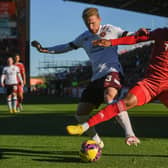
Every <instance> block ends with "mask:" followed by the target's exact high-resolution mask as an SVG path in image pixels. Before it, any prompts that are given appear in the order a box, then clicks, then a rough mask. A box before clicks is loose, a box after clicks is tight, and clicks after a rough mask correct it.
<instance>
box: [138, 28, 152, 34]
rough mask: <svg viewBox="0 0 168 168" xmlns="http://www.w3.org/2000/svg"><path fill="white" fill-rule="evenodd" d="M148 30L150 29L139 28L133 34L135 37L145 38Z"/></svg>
mask: <svg viewBox="0 0 168 168" xmlns="http://www.w3.org/2000/svg"><path fill="white" fill-rule="evenodd" d="M149 30H150V29H147V28H140V29H139V30H138V31H137V32H136V33H135V35H136V36H147V35H149Z"/></svg>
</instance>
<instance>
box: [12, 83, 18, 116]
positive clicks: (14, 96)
mask: <svg viewBox="0 0 168 168" xmlns="http://www.w3.org/2000/svg"><path fill="white" fill-rule="evenodd" d="M12 108H13V112H14V113H16V112H17V85H13V91H12Z"/></svg>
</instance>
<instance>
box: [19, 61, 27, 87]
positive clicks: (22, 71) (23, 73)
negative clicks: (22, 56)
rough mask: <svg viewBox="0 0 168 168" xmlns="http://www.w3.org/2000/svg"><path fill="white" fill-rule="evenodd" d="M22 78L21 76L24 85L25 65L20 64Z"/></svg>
mask: <svg viewBox="0 0 168 168" xmlns="http://www.w3.org/2000/svg"><path fill="white" fill-rule="evenodd" d="M20 73H21V75H22V78H23V84H24V85H26V73H25V66H24V64H22V67H21V71H20Z"/></svg>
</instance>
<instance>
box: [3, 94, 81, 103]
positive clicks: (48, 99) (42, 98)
mask: <svg viewBox="0 0 168 168" xmlns="http://www.w3.org/2000/svg"><path fill="white" fill-rule="evenodd" d="M0 101H1V104H6V95H2V94H0ZM78 101H79V98H73V97H60V96H55V95H34V94H25V95H24V104H72V103H78Z"/></svg>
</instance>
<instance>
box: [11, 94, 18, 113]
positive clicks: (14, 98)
mask: <svg viewBox="0 0 168 168" xmlns="http://www.w3.org/2000/svg"><path fill="white" fill-rule="evenodd" d="M12 101H13V109H14V110H16V106H17V96H13V99H12Z"/></svg>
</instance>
